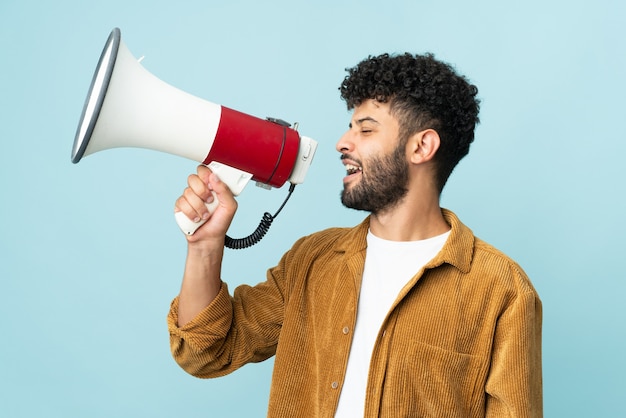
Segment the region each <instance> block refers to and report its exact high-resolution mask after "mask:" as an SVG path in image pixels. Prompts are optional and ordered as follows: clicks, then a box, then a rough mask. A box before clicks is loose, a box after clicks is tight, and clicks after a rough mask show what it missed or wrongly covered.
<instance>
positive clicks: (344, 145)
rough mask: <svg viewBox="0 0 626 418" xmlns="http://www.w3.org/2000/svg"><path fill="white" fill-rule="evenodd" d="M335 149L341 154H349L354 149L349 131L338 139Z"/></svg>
mask: <svg viewBox="0 0 626 418" xmlns="http://www.w3.org/2000/svg"><path fill="white" fill-rule="evenodd" d="M335 149H336V150H337V151H339V152H341V153H346V152H350V151H352V150H353V149H354V141H353V140H352V138H351V135H350V130H348V131H346V133H344V134H343V135H342V136H341V138H339V141H337V144H336V145H335Z"/></svg>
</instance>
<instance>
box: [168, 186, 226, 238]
mask: <svg viewBox="0 0 626 418" xmlns="http://www.w3.org/2000/svg"><path fill="white" fill-rule="evenodd" d="M212 193H213V201H212V202H211V203H205V205H206V207H207V209H208V210H209V213H213V212H214V211H215V208H217V205H218V204H219V201H218V200H217V195H216V194H215V192H212ZM174 218H176V223H177V224H178V227H179V228H180V229H181V231H183V233H184V234H185V235H193V233H194V232H196V230H197V229H198V228H200V227H201V226H202V225H204V223H205V222H206V219H201V220H200V221H198V222H194V221H192V220H191V219H189V218H188V217H187V215H185V214H184V213H182V212H176V213H174Z"/></svg>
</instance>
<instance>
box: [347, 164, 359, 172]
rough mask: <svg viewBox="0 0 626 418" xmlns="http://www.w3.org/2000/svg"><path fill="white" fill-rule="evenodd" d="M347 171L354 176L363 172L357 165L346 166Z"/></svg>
mask: <svg viewBox="0 0 626 418" xmlns="http://www.w3.org/2000/svg"><path fill="white" fill-rule="evenodd" d="M346 171H347V172H348V174H354V173H356V172H359V171H361V167H357V166H356V165H352V164H346Z"/></svg>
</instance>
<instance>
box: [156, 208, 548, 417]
mask: <svg viewBox="0 0 626 418" xmlns="http://www.w3.org/2000/svg"><path fill="white" fill-rule="evenodd" d="M443 213H444V216H445V218H446V220H447V222H448V223H449V224H450V226H451V228H452V229H451V232H450V236H449V237H448V240H447V242H446V244H445V245H444V247H443V249H442V250H441V252H440V253H439V254H438V255H437V256H436V257H435V258H434V259H433V260H432V261H430V262H429V263H428V264H427V265H426V266H425V267H424V268H423V270H422V271H419V272H417V273H416V274H415V276H414V277H413V279H412V280H411V281H410V282H409V283H408V284H407V286H405V287H404V289H403V290H402V291H401V293H400V295H399V296H398V298H397V299H396V301H395V303H394V305H393V306H392V308H391V310H390V311H389V313H388V315H387V318H386V320H385V321H384V323H383V326H382V328H381V329H380V332H379V334H378V339H377V341H376V344H375V347H374V351H373V354H372V360H371V366H370V370H369V377H368V382H367V396H366V405H365V416H366V417H446V418H451V417H463V418H467V417H541V416H542V370H541V320H542V310H541V302H540V299H539V297H538V295H537V292H536V291H535V289H534V288H533V286H532V284H531V282H530V281H529V279H528V277H527V276H526V274H525V273H524V272H523V270H522V269H521V268H520V267H519V266H518V265H517V264H516V263H515V262H514V261H512V260H511V259H510V258H508V257H507V256H506V255H504V254H503V253H501V252H500V251H498V250H496V249H495V248H493V247H492V246H490V245H488V244H486V243H485V242H483V241H481V240H480V239H478V238H476V237H474V235H473V233H472V231H471V230H470V229H469V228H467V227H466V226H465V225H463V224H462V223H461V222H460V221H459V220H458V218H457V217H456V216H455V215H454V214H453V213H452V212H450V211H447V210H445V209H444V210H443ZM368 227H369V218H367V219H365V221H364V222H363V223H361V224H360V225H359V226H356V227H354V228H332V229H328V230H325V231H321V232H318V233H315V234H313V235H310V236H308V237H304V238H302V239H300V240H299V241H297V242H296V243H295V244H294V246H293V247H292V248H291V250H289V251H288V252H287V253H286V254H285V255H284V256H283V257H282V259H281V260H280V262H279V264H278V265H277V266H276V267H274V268H272V269H270V270H268V273H267V280H266V281H265V282H263V283H260V284H258V285H256V286H254V287H251V286H247V285H242V286H239V287H238V288H237V289H236V290H235V292H234V295H233V296H232V297H231V296H230V295H229V293H228V289H227V285H226V284H225V283H223V284H222V288H221V291H220V293H219V295H218V296H217V298H216V299H215V300H214V301H213V302H212V303H211V305H209V306H208V307H207V308H206V309H205V310H204V311H202V312H201V313H200V314H199V315H198V316H197V317H196V318H195V319H194V320H193V321H191V322H190V323H188V324H186V325H185V326H184V327H182V328H179V327H178V326H177V307H178V299H177V298H176V299H174V301H173V302H172V305H171V309H170V313H169V315H168V327H169V332H170V342H171V350H172V354H173V356H174V358H175V359H176V361H177V362H178V363H179V364H180V366H181V367H182V368H183V369H185V370H186V371H187V372H189V373H191V374H192V375H194V376H198V377H203V378H206V377H218V376H222V375H225V374H227V373H230V372H232V371H234V370H236V369H238V368H239V367H241V366H243V365H244V364H246V363H250V362H259V361H262V360H265V359H267V358H269V357H270V356H273V355H275V356H276V358H275V363H274V372H273V376H272V386H271V392H270V401H269V407H268V408H269V409H268V414H267V416H269V417H285V418H294V417H333V415H334V412H335V409H336V407H337V401H338V399H339V394H340V392H341V387H342V383H343V377H344V373H345V370H346V364H347V360H348V354H349V351H350V343H351V340H352V331H353V329H354V326H355V323H356V309H357V300H358V297H359V289H360V283H361V275H362V272H363V266H364V261H365V250H366V234H367V231H368Z"/></svg>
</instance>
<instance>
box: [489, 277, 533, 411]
mask: <svg viewBox="0 0 626 418" xmlns="http://www.w3.org/2000/svg"><path fill="white" fill-rule="evenodd" d="M541 327H542V305H541V301H540V299H539V297H538V295H537V293H536V292H535V290H534V289H526V290H525V291H522V292H520V293H518V295H517V296H516V298H515V299H514V300H513V301H512V302H511V304H510V305H509V306H508V307H507V309H506V310H505V311H504V312H503V313H502V315H501V317H500V318H499V320H498V323H497V327H496V330H495V335H494V341H493V350H492V359H491V367H490V372H489V376H488V377H487V383H486V388H485V390H486V392H487V405H486V416H487V417H493V418H495V417H515V418H521V417H529V418H530V417H533V418H539V417H542V416H543V392H542V370H541Z"/></svg>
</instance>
